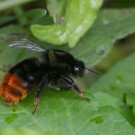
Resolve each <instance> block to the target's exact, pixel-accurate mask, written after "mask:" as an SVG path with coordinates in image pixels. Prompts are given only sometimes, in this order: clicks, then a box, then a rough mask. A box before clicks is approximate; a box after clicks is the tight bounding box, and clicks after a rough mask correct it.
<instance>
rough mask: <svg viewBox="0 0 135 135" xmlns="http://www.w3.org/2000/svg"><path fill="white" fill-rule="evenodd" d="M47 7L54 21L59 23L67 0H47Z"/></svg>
mask: <svg viewBox="0 0 135 135" xmlns="http://www.w3.org/2000/svg"><path fill="white" fill-rule="evenodd" d="M47 3H48V4H47V9H48V11H49V14H50V16H51V17H53V20H54V22H55V23H60V22H61V21H62V17H63V16H64V14H65V11H66V3H67V0H58V1H57V0H48V1H47Z"/></svg>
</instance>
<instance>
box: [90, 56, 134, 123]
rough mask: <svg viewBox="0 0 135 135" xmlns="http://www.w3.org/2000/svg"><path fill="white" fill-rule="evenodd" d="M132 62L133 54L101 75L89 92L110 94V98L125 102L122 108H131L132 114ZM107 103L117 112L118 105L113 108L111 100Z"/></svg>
mask: <svg viewBox="0 0 135 135" xmlns="http://www.w3.org/2000/svg"><path fill="white" fill-rule="evenodd" d="M134 60H135V54H132V55H131V56H129V57H127V58H126V59H124V60H122V61H120V62H119V63H117V64H116V65H115V66H114V67H113V68H111V69H110V70H109V71H108V73H107V74H105V75H103V76H102V77H101V78H100V79H99V80H98V82H97V83H95V85H93V86H92V87H91V92H97V91H100V92H101V91H102V92H105V93H108V94H111V95H112V96H114V97H115V98H118V99H119V100H122V101H126V103H124V104H125V105H124V106H125V107H126V106H129V107H131V106H133V113H134V106H135V101H134V97H135V90H134V89H135V85H134V80H135V76H134V73H135V68H134V66H135V63H134ZM103 97H104V96H103ZM104 100H105V99H103V101H104ZM103 101H102V102H103ZM109 102H111V104H110V105H112V106H113V107H115V108H116V109H117V110H118V103H117V106H114V104H113V100H112V99H111V98H110V100H109ZM109 102H108V103H109ZM108 103H107V104H108ZM115 103H116V102H115ZM124 106H123V107H124ZM129 109H131V108H129ZM119 111H120V110H119ZM126 115H127V117H129V114H128V113H127V114H126ZM134 120H135V117H133V118H132V120H131V121H134Z"/></svg>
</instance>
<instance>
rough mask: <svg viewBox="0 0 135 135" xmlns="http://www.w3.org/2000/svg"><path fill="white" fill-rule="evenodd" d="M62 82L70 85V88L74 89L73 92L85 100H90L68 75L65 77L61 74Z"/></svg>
mask: <svg viewBox="0 0 135 135" xmlns="http://www.w3.org/2000/svg"><path fill="white" fill-rule="evenodd" d="M62 78H63V80H64V82H65V83H66V84H67V87H70V88H73V89H74V90H75V92H76V93H77V94H78V95H79V96H80V97H81V98H83V99H84V100H86V101H90V99H89V98H87V97H85V96H84V95H83V93H82V92H81V91H80V89H79V88H78V87H77V85H76V84H75V83H74V81H73V80H72V79H71V78H69V77H65V76H62Z"/></svg>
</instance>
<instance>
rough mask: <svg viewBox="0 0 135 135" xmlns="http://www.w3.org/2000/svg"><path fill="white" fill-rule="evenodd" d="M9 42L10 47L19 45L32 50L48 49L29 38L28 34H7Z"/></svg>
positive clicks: (42, 50)
mask: <svg viewBox="0 0 135 135" xmlns="http://www.w3.org/2000/svg"><path fill="white" fill-rule="evenodd" d="M7 39H8V40H11V41H10V42H9V47H18V48H26V49H29V50H32V51H40V52H44V51H47V50H46V49H44V48H42V47H40V46H39V45H38V44H37V43H35V42H33V41H31V40H29V39H28V38H27V37H26V36H24V35H20V34H9V35H8V36H7Z"/></svg>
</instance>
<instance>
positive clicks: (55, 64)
mask: <svg viewBox="0 0 135 135" xmlns="http://www.w3.org/2000/svg"><path fill="white" fill-rule="evenodd" d="M13 36H15V37H17V38H18V37H19V40H16V41H13V42H10V43H9V46H10V47H19V48H27V49H29V50H32V51H39V52H41V54H42V57H41V59H38V58H36V57H32V58H27V59H24V60H23V61H21V62H19V63H18V64H16V65H15V66H13V67H12V68H11V69H10V70H9V71H8V72H7V74H6V75H5V76H4V78H3V81H2V83H1V85H0V96H1V97H2V99H3V100H4V102H5V103H6V104H7V105H13V104H15V103H18V102H19V101H20V100H22V99H24V98H25V97H26V96H27V93H28V92H29V90H30V88H31V87H35V86H36V90H35V98H34V111H33V114H34V113H35V112H36V109H37V107H38V104H39V97H40V94H41V92H42V91H43V90H45V88H46V87H48V86H52V87H57V88H60V89H68V90H69V89H73V90H74V91H75V92H76V93H77V94H78V95H79V96H80V97H81V98H83V99H85V100H87V101H89V100H90V99H89V98H87V97H85V96H84V95H83V93H82V92H81V90H80V89H79V88H78V87H77V85H76V84H75V83H74V81H73V79H71V76H73V77H82V76H83V75H84V71H85V69H87V68H86V67H85V66H84V63H83V62H82V61H81V60H77V59H75V58H74V57H73V56H72V55H71V54H70V53H68V52H66V51H62V50H57V49H45V48H42V47H40V46H39V45H38V44H36V43H35V42H33V41H31V40H29V39H28V38H27V37H25V36H24V35H19V34H13ZM87 70H90V71H92V72H94V73H97V72H95V71H93V70H91V69H87Z"/></svg>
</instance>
